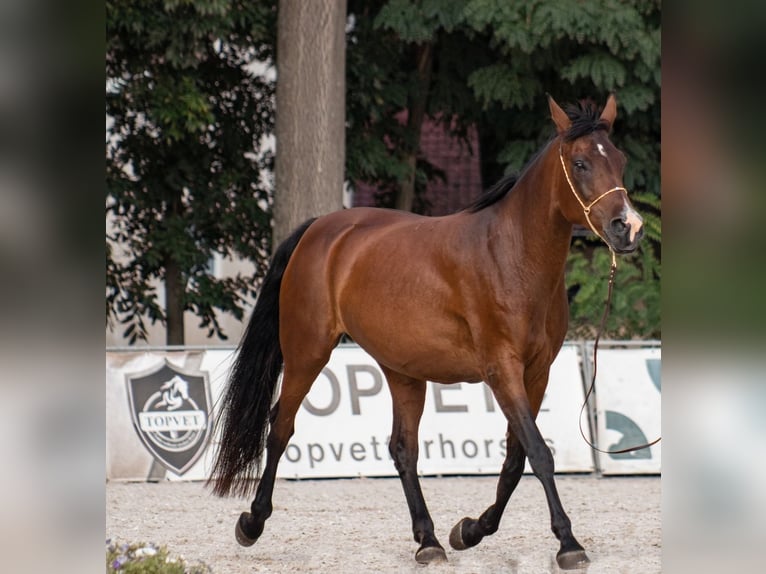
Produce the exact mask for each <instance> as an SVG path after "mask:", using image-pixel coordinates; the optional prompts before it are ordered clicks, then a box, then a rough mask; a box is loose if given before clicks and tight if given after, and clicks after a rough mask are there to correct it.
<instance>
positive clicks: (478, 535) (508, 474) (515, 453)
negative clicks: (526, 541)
mask: <svg viewBox="0 0 766 574" xmlns="http://www.w3.org/2000/svg"><path fill="white" fill-rule="evenodd" d="M506 445H507V450H506V455H505V461H504V462H503V468H502V470H501V471H500V478H499V479H498V481H497V494H496V497H495V502H494V504H492V505H491V506H490V507H489V508H487V510H485V511H484V513H483V514H482V515H481V516H479V518H478V519H473V518H468V517H466V518H463V519H462V520H461V521H460V522H458V523H457V524H456V525H455V526H454V527H453V528H452V531H451V532H450V536H449V543H450V546H452V548H454V549H455V550H465V549H466V548H471V547H472V546H476V545H477V544H478V543H479V542H481V540H482V538H484V537H485V536H487V535H489V534H494V533H495V532H497V529H498V528H499V526H500V518H501V517H502V516H503V511H504V510H505V507H506V505H507V504H508V500H509V499H510V498H511V494H513V491H514V489H515V488H516V485H517V484H518V483H519V479H520V478H521V475H522V473H523V472H524V449H523V448H522V446H521V443H519V441H518V439H517V438H516V435H514V434H513V433H512V432H511V429H510V427H509V428H508V434H507V435H506Z"/></svg>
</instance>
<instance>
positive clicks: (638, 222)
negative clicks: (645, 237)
mask: <svg viewBox="0 0 766 574" xmlns="http://www.w3.org/2000/svg"><path fill="white" fill-rule="evenodd" d="M623 220H624V221H625V223H627V224H628V225H630V242H631V243H633V240H634V239H635V238H636V234H638V232H639V231H641V227H642V226H643V225H644V219H643V218H642V217H641V216H640V215H639V214H638V212H636V210H635V209H633V208H631V207H628V208H626V209H625V215H624V217H623Z"/></svg>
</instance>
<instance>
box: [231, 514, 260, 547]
mask: <svg viewBox="0 0 766 574" xmlns="http://www.w3.org/2000/svg"><path fill="white" fill-rule="evenodd" d="M249 516H251V514H250V513H249V512H243V513H242V514H240V515H239V519H238V520H237V525H236V526H235V527H234V537H235V538H236V539H237V542H239V543H240V545H241V546H252V545H253V544H255V541H256V538H250V537H249V536H248V535H247V534H245V531H244V530H243V529H242V522H243V521H244V520H247V518H248V517H249Z"/></svg>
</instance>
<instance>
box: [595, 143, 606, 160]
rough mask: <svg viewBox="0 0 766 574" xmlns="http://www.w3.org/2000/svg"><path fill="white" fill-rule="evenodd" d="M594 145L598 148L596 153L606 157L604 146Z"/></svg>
mask: <svg viewBox="0 0 766 574" xmlns="http://www.w3.org/2000/svg"><path fill="white" fill-rule="evenodd" d="M596 147H597V148H598V153H600V154H601V155H603V156H604V157H606V152H605V151H604V146H602V145H601V144H596Z"/></svg>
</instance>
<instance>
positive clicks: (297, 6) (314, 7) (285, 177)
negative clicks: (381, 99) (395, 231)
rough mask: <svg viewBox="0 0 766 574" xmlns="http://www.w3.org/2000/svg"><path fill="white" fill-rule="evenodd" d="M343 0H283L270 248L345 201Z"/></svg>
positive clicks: (280, 9)
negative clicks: (305, 223) (272, 225)
mask: <svg viewBox="0 0 766 574" xmlns="http://www.w3.org/2000/svg"><path fill="white" fill-rule="evenodd" d="M345 56H346V0H312V1H311V2H307V1H305V0H280V1H279V16H278V22H277V95H276V126H275V131H276V164H275V170H274V171H275V193H274V243H273V249H276V247H277V246H278V245H279V244H280V243H281V242H282V241H283V240H284V239H285V238H286V237H288V236H289V235H290V233H291V232H292V230H293V229H294V228H295V227H297V226H298V225H300V224H301V223H302V222H303V221H305V220H306V219H308V218H310V217H315V216H319V215H323V214H325V213H329V212H331V211H336V210H338V209H341V208H342V207H343V204H342V201H343V179H344V164H345V128H346V126H345V119H346V118H345V111H346V109H345V108H346V94H345V90H346V62H345Z"/></svg>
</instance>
